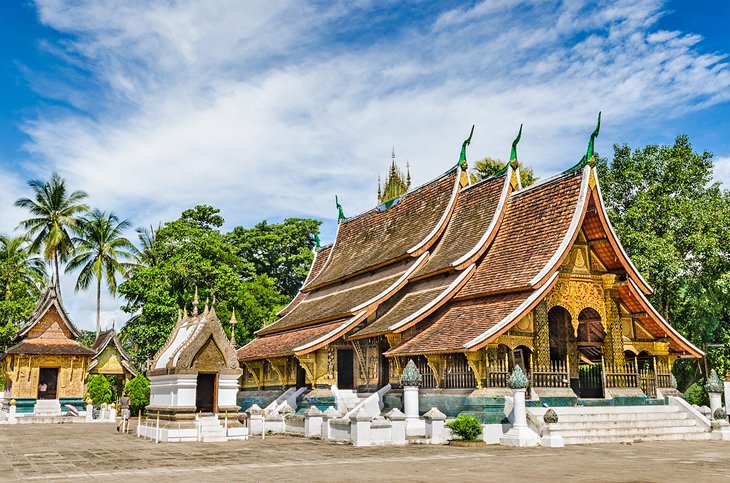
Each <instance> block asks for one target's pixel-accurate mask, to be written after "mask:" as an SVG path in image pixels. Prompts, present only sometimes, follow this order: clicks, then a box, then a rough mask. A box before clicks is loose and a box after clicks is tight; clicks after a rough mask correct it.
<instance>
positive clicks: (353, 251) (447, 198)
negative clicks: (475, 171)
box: [303, 170, 458, 292]
mask: <svg viewBox="0 0 730 483" xmlns="http://www.w3.org/2000/svg"><path fill="white" fill-rule="evenodd" d="M457 183H458V180H457V179H456V172H455V171H453V170H452V171H449V172H448V173H446V174H445V175H443V176H441V177H440V178H438V179H437V180H435V181H432V182H430V183H428V184H426V185H424V186H421V187H420V188H417V189H416V190H414V191H412V192H410V193H406V194H405V195H403V196H402V197H401V199H400V202H399V203H398V204H396V205H395V206H392V207H391V208H389V209H387V210H384V211H379V210H378V209H373V210H370V211H368V212H367V213H364V214H362V215H359V216H356V217H353V218H350V219H348V220H345V221H343V222H341V223H340V224H339V227H338V231H337V237H336V239H335V243H334V246H333V248H332V254H331V256H330V260H329V262H327V264H326V266H325V267H324V268H323V269H322V272H321V273H320V274H319V275H318V276H317V277H316V278H314V279H313V280H312V281H311V282H310V283H309V284H308V285H307V286H305V287H304V288H303V291H305V292H308V291H311V290H313V289H315V288H316V287H321V286H323V285H327V284H330V283H333V282H336V281H338V280H341V279H346V278H350V277H353V276H355V275H357V274H359V273H362V272H363V271H367V270H369V269H372V268H375V267H378V266H382V265H384V264H387V263H390V262H392V261H395V260H399V259H402V258H407V257H410V256H411V254H410V253H409V250H410V249H412V248H414V247H416V246H417V245H419V243H421V242H422V241H424V240H425V239H427V238H428V237H429V236H432V238H433V240H435V237H436V235H437V234H438V233H436V232H434V230H435V229H436V228H437V227H439V224H440V223H443V224H444V225H445V223H446V222H447V221H448V217H446V218H445V217H444V214H446V213H448V212H449V210H450V209H451V208H453V205H452V204H451V202H452V201H453V200H452V198H453V197H452V195H453V194H454V189H455V188H457V187H458V184H457ZM429 243H430V242H429ZM427 247H428V243H427V244H426V245H425V248H427Z"/></svg>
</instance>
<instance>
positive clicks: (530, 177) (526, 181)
mask: <svg viewBox="0 0 730 483" xmlns="http://www.w3.org/2000/svg"><path fill="white" fill-rule="evenodd" d="M517 165H518V166H519V168H520V183H522V187H523V188H527V187H528V186H530V185H531V184H533V183H534V182H535V181H537V177H536V176H535V172H534V171H533V169H532V168H528V167H526V166H525V165H523V164H522V163H521V162H520V161H517ZM505 166H507V163H505V162H504V161H502V160H501V159H494V158H489V157H487V158H484V159H481V160H479V161H477V162H476V163H474V168H473V169H472V170H471V177H472V181H479V180H481V179H485V178H489V177H490V176H494V175H495V174H497V173H498V172H499V171H501V170H503V169H504V167H505Z"/></svg>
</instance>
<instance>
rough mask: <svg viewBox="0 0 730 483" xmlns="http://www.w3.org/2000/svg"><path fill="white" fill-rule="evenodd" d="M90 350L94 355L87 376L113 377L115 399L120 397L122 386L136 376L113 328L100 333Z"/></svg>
mask: <svg viewBox="0 0 730 483" xmlns="http://www.w3.org/2000/svg"><path fill="white" fill-rule="evenodd" d="M91 348H92V349H93V350H94V351H96V355H95V356H94V358H93V359H92V360H91V364H90V365H89V376H92V375H102V376H113V377H114V378H115V380H116V388H117V398H119V397H121V395H122V391H123V389H124V385H125V384H126V383H127V382H129V380H130V379H132V378H133V377H134V376H136V375H137V371H135V370H134V368H133V367H132V360H131V358H130V357H129V354H127V352H126V351H125V350H124V347H122V343H121V342H120V340H119V337H118V336H117V332H116V330H114V327H112V328H111V329H109V330H105V331H104V332H101V333H100V334H99V336H98V337H97V338H96V340H95V341H94V345H93V346H92V347H91Z"/></svg>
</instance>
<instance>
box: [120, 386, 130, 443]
mask: <svg viewBox="0 0 730 483" xmlns="http://www.w3.org/2000/svg"><path fill="white" fill-rule="evenodd" d="M130 402H131V400H130V399H129V393H128V392H127V391H124V396H122V400H121V401H120V402H119V407H120V408H121V409H122V420H121V421H119V424H118V425H117V431H119V426H121V427H122V433H129V416H130V412H129V404H130Z"/></svg>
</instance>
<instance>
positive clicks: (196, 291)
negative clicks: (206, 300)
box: [193, 285, 198, 317]
mask: <svg viewBox="0 0 730 483" xmlns="http://www.w3.org/2000/svg"><path fill="white" fill-rule="evenodd" d="M196 315H198V286H197V285H196V286H195V297H193V317H194V316H196Z"/></svg>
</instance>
